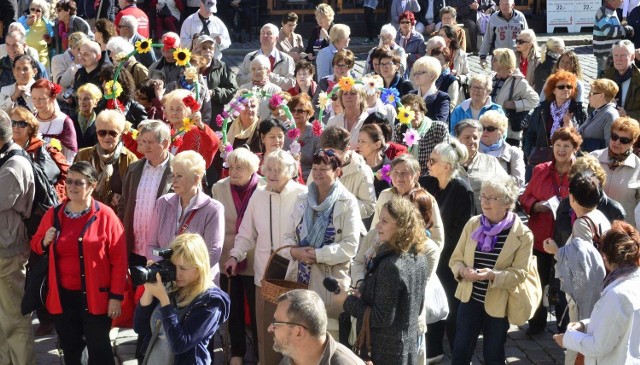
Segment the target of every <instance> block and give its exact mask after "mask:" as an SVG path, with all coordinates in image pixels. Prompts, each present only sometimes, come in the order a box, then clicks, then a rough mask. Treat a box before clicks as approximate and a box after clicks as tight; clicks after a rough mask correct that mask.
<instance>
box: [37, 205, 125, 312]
mask: <svg viewBox="0 0 640 365" xmlns="http://www.w3.org/2000/svg"><path fill="white" fill-rule="evenodd" d="M66 204H67V202H64V203H62V208H61V209H60V211H59V212H58V218H59V220H60V221H61V222H62V219H63V215H64V206H65V205H66ZM53 211H54V208H51V209H49V210H48V211H47V213H45V215H44V217H42V222H41V223H40V227H38V231H37V232H36V234H35V235H34V236H33V238H32V239H31V249H32V250H33V251H34V252H35V253H37V254H39V255H41V254H43V247H42V240H43V239H44V235H45V233H46V232H47V230H48V229H49V228H51V227H53ZM88 214H89V216H90V217H92V218H90V219H89V222H88V223H87V229H86V232H85V233H84V235H83V237H82V248H83V255H84V260H83V262H82V263H83V265H81V266H83V269H81V272H82V271H84V274H85V278H84V286H85V288H86V297H87V307H88V309H89V313H91V314H93V315H103V314H106V313H107V305H108V303H109V299H119V300H122V299H123V298H124V291H125V280H126V279H125V278H126V274H127V245H126V241H125V235H124V228H123V227H122V223H121V222H120V220H119V219H118V216H117V215H116V214H115V213H114V212H113V210H111V208H109V207H108V206H106V205H104V204H102V203H100V202H98V201H95V200H93V199H91V210H90V211H89V213H88ZM93 217H95V219H93ZM80 233H81V232H67V231H65V228H64V226H62V227H60V234H61V235H73V236H76V237H78V236H79V235H80ZM46 307H47V310H48V311H49V313H51V314H60V313H62V311H63V308H62V305H61V304H60V296H59V293H58V280H57V276H56V258H55V250H53V251H52V252H51V254H50V255H49V293H48V294H47V301H46Z"/></svg>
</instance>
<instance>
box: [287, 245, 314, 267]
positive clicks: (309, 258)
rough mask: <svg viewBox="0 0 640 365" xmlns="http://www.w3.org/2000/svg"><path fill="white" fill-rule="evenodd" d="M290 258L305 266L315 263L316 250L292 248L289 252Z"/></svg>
mask: <svg viewBox="0 0 640 365" xmlns="http://www.w3.org/2000/svg"><path fill="white" fill-rule="evenodd" d="M289 252H290V253H291V257H293V258H294V259H296V260H298V261H300V262H303V263H305V264H307V265H310V264H315V263H316V250H315V248H312V247H294V248H292V249H291V250H290V251H289Z"/></svg>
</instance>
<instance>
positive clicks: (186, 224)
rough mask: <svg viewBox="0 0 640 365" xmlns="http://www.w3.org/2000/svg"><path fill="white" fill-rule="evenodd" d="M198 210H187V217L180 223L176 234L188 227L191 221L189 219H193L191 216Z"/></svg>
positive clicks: (181, 232)
mask: <svg viewBox="0 0 640 365" xmlns="http://www.w3.org/2000/svg"><path fill="white" fill-rule="evenodd" d="M197 211H198V209H194V210H192V211H191V212H189V216H188V217H187V219H186V220H185V222H184V223H183V224H182V226H181V227H180V230H179V231H178V235H181V234H183V233H184V231H186V230H187V228H189V223H191V220H192V219H193V216H194V215H196V212H197Z"/></svg>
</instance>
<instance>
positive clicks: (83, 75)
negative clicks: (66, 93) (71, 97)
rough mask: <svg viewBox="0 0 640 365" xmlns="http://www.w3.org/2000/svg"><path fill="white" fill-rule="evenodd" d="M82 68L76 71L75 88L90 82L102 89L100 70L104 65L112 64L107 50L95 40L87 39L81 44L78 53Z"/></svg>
mask: <svg viewBox="0 0 640 365" xmlns="http://www.w3.org/2000/svg"><path fill="white" fill-rule="evenodd" d="M78 63H79V64H80V66H81V67H80V68H79V69H78V72H76V76H75V79H74V80H73V89H74V90H78V89H79V88H80V86H82V85H84V84H86V83H88V82H90V83H92V84H95V85H96V86H98V87H99V88H101V89H102V82H100V77H99V76H100V70H101V69H102V66H103V65H106V64H110V63H111V61H109V57H107V52H106V51H103V50H102V49H101V48H100V44H99V43H98V42H95V41H87V42H85V43H83V44H82V46H80V52H79V54H78Z"/></svg>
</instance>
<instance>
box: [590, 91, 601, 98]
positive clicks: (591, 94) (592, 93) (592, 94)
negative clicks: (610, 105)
mask: <svg viewBox="0 0 640 365" xmlns="http://www.w3.org/2000/svg"><path fill="white" fill-rule="evenodd" d="M600 94H604V93H594V92H590V93H589V97H592V96H594V95H600Z"/></svg>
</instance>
